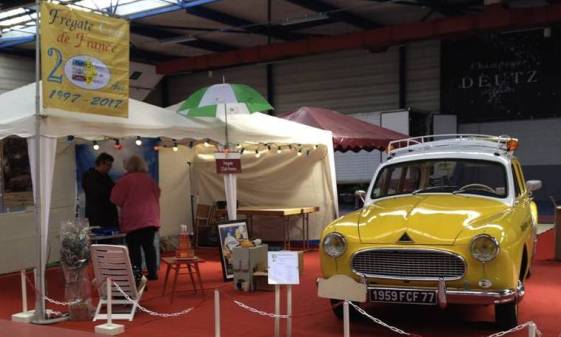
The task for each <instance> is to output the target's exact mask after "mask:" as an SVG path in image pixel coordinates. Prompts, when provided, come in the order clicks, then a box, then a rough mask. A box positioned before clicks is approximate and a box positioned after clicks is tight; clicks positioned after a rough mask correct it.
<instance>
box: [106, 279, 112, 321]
mask: <svg viewBox="0 0 561 337" xmlns="http://www.w3.org/2000/svg"><path fill="white" fill-rule="evenodd" d="M111 281H112V280H111V277H108V278H107V282H106V283H107V284H106V286H107V288H106V289H107V290H106V296H107V325H113V319H112V317H111V315H113V294H112V293H111Z"/></svg>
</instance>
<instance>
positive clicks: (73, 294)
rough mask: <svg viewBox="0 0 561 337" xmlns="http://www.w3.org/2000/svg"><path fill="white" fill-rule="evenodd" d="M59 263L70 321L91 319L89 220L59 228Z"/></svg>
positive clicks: (66, 224)
mask: <svg viewBox="0 0 561 337" xmlns="http://www.w3.org/2000/svg"><path fill="white" fill-rule="evenodd" d="M60 239H61V247H60V262H61V265H62V270H63V272H64V279H65V281H66V284H65V287H64V294H65V299H66V301H68V302H71V303H72V304H70V305H69V312H70V319H71V320H80V321H81V320H89V319H90V318H91V317H92V314H93V310H94V308H93V305H92V300H91V293H90V280H89V277H88V272H87V268H86V267H87V266H88V262H89V260H90V237H89V226H88V223H87V220H82V219H76V220H74V221H70V220H69V221H66V222H64V223H62V225H61V228H60Z"/></svg>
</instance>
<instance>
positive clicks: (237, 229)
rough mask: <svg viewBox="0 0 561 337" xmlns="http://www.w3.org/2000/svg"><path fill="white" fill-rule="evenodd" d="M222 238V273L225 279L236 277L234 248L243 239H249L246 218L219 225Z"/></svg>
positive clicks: (219, 234)
mask: <svg viewBox="0 0 561 337" xmlns="http://www.w3.org/2000/svg"><path fill="white" fill-rule="evenodd" d="M218 237H219V239H220V256H221V257H222V259H221V261H222V275H223V276H224V281H227V280H232V279H233V278H234V268H233V264H232V249H234V248H235V247H238V246H239V245H240V242H241V241H242V240H247V239H248V234H247V224H246V222H245V220H232V221H228V222H224V223H221V224H219V225H218Z"/></svg>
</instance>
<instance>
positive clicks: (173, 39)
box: [158, 35, 197, 44]
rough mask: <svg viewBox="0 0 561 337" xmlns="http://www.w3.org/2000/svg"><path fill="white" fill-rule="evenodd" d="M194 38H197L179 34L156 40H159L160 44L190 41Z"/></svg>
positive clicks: (194, 39)
mask: <svg viewBox="0 0 561 337" xmlns="http://www.w3.org/2000/svg"><path fill="white" fill-rule="evenodd" d="M196 40H197V38H196V37H194V36H191V35H179V36H174V37H168V38H164V39H159V40H158V42H160V44H174V43H181V42H192V41H196Z"/></svg>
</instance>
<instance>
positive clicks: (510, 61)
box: [441, 30, 561, 123]
mask: <svg viewBox="0 0 561 337" xmlns="http://www.w3.org/2000/svg"><path fill="white" fill-rule="evenodd" d="M560 38H561V37H560V36H559V34H558V32H556V31H555V30H554V31H553V32H552V34H551V36H549V37H547V36H544V33H543V30H533V31H528V32H513V33H489V34H482V35H478V36H476V37H472V38H469V39H461V40H456V41H446V42H443V44H442V94H441V107H442V109H441V110H442V112H444V113H451V114H456V115H457V116H458V121H459V122H460V123H469V122H484V121H494V120H511V119H528V118H545V117H553V116H556V115H559V111H561V82H560V81H559V78H560V77H561V65H560V63H559V59H560V58H561V53H560V50H561V48H560V44H559V40H560Z"/></svg>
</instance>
